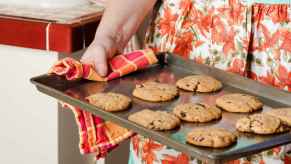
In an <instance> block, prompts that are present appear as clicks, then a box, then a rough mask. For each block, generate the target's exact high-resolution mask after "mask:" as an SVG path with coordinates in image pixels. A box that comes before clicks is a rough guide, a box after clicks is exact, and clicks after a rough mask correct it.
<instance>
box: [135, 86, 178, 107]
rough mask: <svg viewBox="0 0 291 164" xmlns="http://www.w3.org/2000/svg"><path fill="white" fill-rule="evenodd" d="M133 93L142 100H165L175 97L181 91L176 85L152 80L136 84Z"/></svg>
mask: <svg viewBox="0 0 291 164" xmlns="http://www.w3.org/2000/svg"><path fill="white" fill-rule="evenodd" d="M132 94H133V96H135V97H137V98H139V99H142V100H146V101H151V102H163V101H169V100H172V99H174V98H175V97H177V96H178V94H179V93H178V89H177V88H176V86H174V85H170V84H165V83H159V82H153V81H150V82H145V83H143V84H138V85H136V87H135V89H134V90H133V93H132Z"/></svg>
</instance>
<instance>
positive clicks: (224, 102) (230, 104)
mask: <svg viewBox="0 0 291 164" xmlns="http://www.w3.org/2000/svg"><path fill="white" fill-rule="evenodd" d="M216 105H217V106H218V107H220V108H222V109H223V110H225V111H228V112H235V113H250V112H254V111H257V110H260V109H262V107H263V103H262V102H261V101H260V100H259V99H258V98H257V97H255V96H251V95H247V94H240V93H234V94H226V95H224V96H221V97H219V98H218V99H216Z"/></svg>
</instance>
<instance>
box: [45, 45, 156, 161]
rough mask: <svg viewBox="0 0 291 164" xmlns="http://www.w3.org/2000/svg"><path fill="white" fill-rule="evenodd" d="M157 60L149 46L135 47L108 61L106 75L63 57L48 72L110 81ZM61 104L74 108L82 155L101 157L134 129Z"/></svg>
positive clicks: (70, 93)
mask: <svg viewBox="0 0 291 164" xmlns="http://www.w3.org/2000/svg"><path fill="white" fill-rule="evenodd" d="M157 62H158V59H157V58H156V56H155V54H154V52H153V51H152V50H151V49H147V50H138V51H134V52H131V53H128V54H124V55H118V56H116V57H114V58H112V59H111V61H109V65H110V73H109V74H108V76H107V77H101V76H99V75H98V74H97V73H96V71H95V69H94V68H93V67H92V65H88V64H82V63H80V62H79V61H77V60H75V59H72V58H65V59H62V60H60V61H58V62H57V63H55V64H54V65H53V67H52V68H51V69H50V70H49V74H57V75H60V76H65V77H66V79H67V80H77V79H81V78H84V79H87V80H93V81H108V80H113V79H116V78H119V77H122V76H124V75H127V74H129V73H132V72H134V71H136V70H140V69H144V68H147V67H148V66H150V65H152V64H155V63H157ZM67 94H69V95H70V96H72V97H75V98H80V97H79V96H78V94H76V93H73V92H67ZM61 104H62V105H63V107H66V108H69V109H71V110H72V111H73V113H74V116H75V120H76V123H77V125H78V129H79V139H80V142H79V148H80V152H81V153H82V154H88V153H97V155H96V158H97V159H99V158H102V157H104V156H105V155H106V154H107V153H108V152H110V151H111V150H112V149H114V148H115V147H116V146H117V145H118V143H120V142H122V141H123V140H125V139H127V138H129V137H130V136H132V135H133V132H132V131H130V130H128V129H126V128H123V127H120V126H118V125H116V124H114V123H112V122H110V121H104V120H102V119H101V118H100V117H98V116H95V115H93V114H92V113H90V112H87V111H84V110H82V109H80V108H78V107H75V106H72V105H70V104H67V103H62V102H61Z"/></svg>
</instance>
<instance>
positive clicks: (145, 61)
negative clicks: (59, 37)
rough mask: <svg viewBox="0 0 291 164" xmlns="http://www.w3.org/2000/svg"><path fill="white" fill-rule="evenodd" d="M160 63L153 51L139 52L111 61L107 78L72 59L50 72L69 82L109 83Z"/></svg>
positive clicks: (64, 60)
mask: <svg viewBox="0 0 291 164" xmlns="http://www.w3.org/2000/svg"><path fill="white" fill-rule="evenodd" d="M157 62H158V59H157V57H156V56H155V54H154V52H153V51H152V50H151V49H147V50H138V51H134V52H131V53H128V54H124V55H118V56H115V57H114V58H112V59H111V60H110V61H109V66H110V68H109V69H110V70H109V74H108V76H107V77H102V76H99V75H98V73H97V72H96V71H95V69H94V67H93V65H90V64H82V63H80V62H79V61H77V60H75V59H72V58H65V59H63V60H60V61H58V62H57V63H56V64H54V65H53V67H52V68H51V69H50V70H49V73H50V74H57V75H60V76H65V77H66V78H67V80H76V79H81V78H84V79H87V80H93V81H109V80H113V79H116V78H119V77H122V76H124V75H127V74H129V73H132V72H135V71H137V70H140V69H144V68H146V67H148V66H150V65H152V64H155V63H157Z"/></svg>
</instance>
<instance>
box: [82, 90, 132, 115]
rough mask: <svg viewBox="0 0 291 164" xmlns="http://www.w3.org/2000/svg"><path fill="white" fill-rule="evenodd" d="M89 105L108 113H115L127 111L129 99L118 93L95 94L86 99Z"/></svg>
mask: <svg viewBox="0 0 291 164" xmlns="http://www.w3.org/2000/svg"><path fill="white" fill-rule="evenodd" d="M86 99H87V100H88V101H89V103H90V104H93V105H95V106H96V107H98V108H100V109H102V110H105V111H108V112H117V111H122V110H126V109H128V107H129V106H130V104H131V99H130V98H129V97H127V96H125V95H122V94H119V93H112V92H108V93H96V94H94V95H91V96H89V97H87V98H86Z"/></svg>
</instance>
